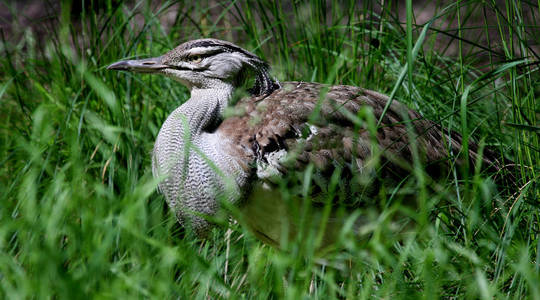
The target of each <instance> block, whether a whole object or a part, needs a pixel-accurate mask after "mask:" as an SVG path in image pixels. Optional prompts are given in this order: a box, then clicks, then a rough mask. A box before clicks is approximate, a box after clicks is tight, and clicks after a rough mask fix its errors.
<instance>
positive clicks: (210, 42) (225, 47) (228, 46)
mask: <svg viewBox="0 0 540 300" xmlns="http://www.w3.org/2000/svg"><path fill="white" fill-rule="evenodd" d="M189 46H190V47H189V48H188V49H186V50H189V49H193V48H198V47H203V48H204V47H220V48H222V49H223V50H225V51H227V52H240V53H242V54H244V55H245V56H247V57H249V58H252V59H257V60H261V59H260V58H259V57H258V56H256V55H254V54H252V53H250V52H248V51H246V50H244V49H242V48H240V47H238V46H235V45H232V44H229V43H217V42H216V41H213V40H200V41H197V42H194V43H192V44H191V45H189Z"/></svg>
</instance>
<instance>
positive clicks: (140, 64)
mask: <svg viewBox="0 0 540 300" xmlns="http://www.w3.org/2000/svg"><path fill="white" fill-rule="evenodd" d="M167 67H168V66H167V65H164V64H162V57H161V56H158V57H152V58H146V59H132V60H121V61H118V62H115V63H113V64H111V65H109V66H108V67H107V69H108V70H123V71H131V72H138V73H156V72H157V71H159V70H162V69H165V68H167Z"/></svg>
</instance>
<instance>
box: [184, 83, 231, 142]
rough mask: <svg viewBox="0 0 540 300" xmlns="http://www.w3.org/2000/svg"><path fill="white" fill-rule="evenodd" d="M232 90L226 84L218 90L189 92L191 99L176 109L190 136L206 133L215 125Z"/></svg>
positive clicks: (197, 89) (196, 89)
mask: <svg viewBox="0 0 540 300" xmlns="http://www.w3.org/2000/svg"><path fill="white" fill-rule="evenodd" d="M233 90H234V87H233V86H232V85H227V84H223V85H222V86H219V87H218V88H211V89H201V88H193V89H192V90H191V98H190V99H189V100H188V101H187V102H186V103H184V104H183V105H182V106H180V107H179V108H178V112H180V113H181V114H183V115H184V116H185V118H186V120H187V125H188V126H189V127H188V128H189V130H190V132H191V134H192V135H197V134H200V133H201V132H202V131H208V130H209V128H211V127H213V125H216V123H217V122H218V121H219V119H220V118H221V116H222V115H223V113H224V111H225V109H226V108H227V105H228V103H229V100H230V99H231V97H232V93H233Z"/></svg>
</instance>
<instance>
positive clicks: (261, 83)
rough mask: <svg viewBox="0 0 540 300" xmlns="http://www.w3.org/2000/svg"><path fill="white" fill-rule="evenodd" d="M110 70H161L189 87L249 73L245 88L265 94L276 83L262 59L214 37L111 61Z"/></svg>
mask: <svg viewBox="0 0 540 300" xmlns="http://www.w3.org/2000/svg"><path fill="white" fill-rule="evenodd" d="M108 69H110V70H125V71H132V72H139V73H156V74H164V75H167V76H169V77H172V78H173V79H175V80H177V81H179V82H181V83H182V84H184V85H186V86H187V87H188V88H189V89H192V88H198V89H206V88H215V87H217V86H220V85H221V84H227V85H233V86H234V87H238V86H240V85H242V84H243V83H244V82H245V81H246V79H248V78H249V77H250V75H253V76H254V78H255V82H254V85H253V87H252V88H251V89H250V90H249V92H250V93H251V94H252V95H254V96H260V95H267V94H270V93H271V92H272V91H274V90H275V89H277V88H278V87H279V84H278V83H277V81H275V80H274V79H273V78H272V77H271V76H270V74H269V67H268V64H267V63H266V62H264V61H263V60H261V59H260V58H259V57H258V56H256V55H255V54H253V53H251V52H249V51H247V50H245V49H242V48H240V47H238V46H236V45H234V44H232V43H229V42H225V41H221V40H217V39H199V40H193V41H189V42H185V43H183V44H181V45H180V46H178V47H176V48H174V49H173V50H171V51H169V52H167V53H165V54H164V55H162V56H158V57H153V58H146V59H139V60H123V61H119V62H116V63H113V64H111V65H110V66H109V67H108Z"/></svg>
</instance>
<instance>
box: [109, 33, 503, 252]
mask: <svg viewBox="0 0 540 300" xmlns="http://www.w3.org/2000/svg"><path fill="white" fill-rule="evenodd" d="M108 69H110V70H123V71H128V72H136V73H151V74H161V75H165V76H167V77H170V78H172V79H173V80H175V81H178V82H179V83H181V84H183V85H184V86H186V87H187V88H188V89H189V90H190V94H191V96H190V98H189V99H188V100H187V101H185V102H184V103H183V104H181V105H180V106H178V108H176V109H175V110H174V111H173V112H172V113H171V114H170V115H169V116H168V117H167V118H166V120H165V121H164V123H163V125H162V127H161V129H160V130H159V133H158V135H157V138H156V141H155V145H154V148H153V151H152V172H153V175H154V176H155V177H157V178H159V179H160V182H159V184H158V189H159V191H160V192H161V193H162V194H163V195H164V198H165V200H166V202H167V204H168V206H169V207H170V208H171V209H172V211H174V213H175V215H176V217H177V219H178V221H179V222H180V224H182V225H184V226H188V227H191V228H192V229H193V230H194V232H195V233H196V234H197V235H199V236H201V237H204V236H205V235H206V234H207V233H208V232H209V230H210V229H211V228H212V227H213V226H214V224H213V222H212V220H211V217H212V216H215V215H216V214H218V212H219V211H220V210H221V209H222V208H223V207H234V208H238V209H239V211H240V214H241V216H243V217H244V218H245V220H244V223H246V224H247V225H248V228H250V229H251V231H252V232H253V233H254V234H255V235H256V236H257V237H259V238H260V239H261V240H263V241H264V242H266V243H269V244H272V245H278V246H279V245H280V241H282V238H283V235H284V234H285V235H288V238H290V237H292V236H294V235H295V234H297V232H298V231H299V229H298V228H297V227H298V226H299V225H298V224H297V223H298V220H296V219H295V218H296V217H294V216H293V214H292V213H291V212H290V206H289V205H288V204H287V203H286V201H287V199H285V198H286V197H285V198H284V197H283V195H280V192H279V189H278V188H277V187H278V185H279V179H280V178H283V177H286V176H290V174H296V173H298V171H302V170H304V171H305V170H308V169H309V170H310V171H311V173H310V174H312V180H313V181H314V182H317V183H318V184H315V185H314V186H315V187H314V188H312V189H311V190H310V193H311V194H313V195H314V196H312V197H311V198H310V199H311V200H310V201H311V202H312V204H313V206H314V207H319V211H321V209H320V208H321V207H324V206H325V203H327V202H328V201H330V202H333V203H331V204H330V206H332V207H333V206H334V204H336V203H338V202H339V203H345V204H346V205H348V206H347V207H350V210H353V209H354V208H355V207H359V206H361V204H359V203H358V201H356V200H354V199H355V198H357V196H359V195H360V196H362V195H369V194H370V193H371V194H373V193H375V194H376V193H377V192H378V189H380V186H381V181H383V182H384V181H385V180H391V179H393V180H394V182H399V181H400V180H403V178H406V176H407V174H410V173H411V167H410V166H411V165H412V163H413V161H414V155H415V153H417V156H418V160H419V161H421V162H422V163H423V165H425V166H426V170H425V171H426V173H427V174H428V175H430V176H434V177H436V176H440V175H441V174H442V175H444V174H448V172H449V171H448V170H449V169H450V166H451V165H452V163H453V162H455V163H457V164H459V165H465V164H468V163H470V164H475V163H476V162H477V160H478V159H479V158H480V161H481V162H482V163H483V164H484V165H489V166H496V165H497V160H496V158H493V156H492V157H489V155H486V153H487V152H484V156H483V157H480V155H479V154H478V146H477V145H476V144H475V143H474V142H470V143H469V147H468V154H466V155H462V156H458V153H460V151H462V146H463V145H462V137H461V136H460V135H459V134H458V133H456V132H453V131H452V132H446V131H443V129H442V128H441V126H440V125H438V124H436V123H435V122H432V121H430V120H427V119H425V118H423V117H422V116H421V115H420V113H418V112H416V111H414V110H411V109H409V108H408V107H407V106H406V105H405V104H402V103H400V102H398V101H390V99H389V97H387V96H386V95H384V94H381V93H379V92H376V91H372V90H369V89H365V88H361V87H356V86H348V85H328V84H321V83H314V82H302V81H290V82H279V81H278V80H276V79H275V78H274V77H272V76H271V74H270V66H269V64H268V63H267V62H266V61H264V60H262V59H261V58H259V57H258V56H257V55H255V54H253V53H252V52H250V51H248V50H246V49H243V48H241V47H240V46H237V45H235V44H233V43H230V42H227V41H223V40H218V39H212V38H204V39H196V40H191V41H187V42H185V43H182V44H180V45H179V46H177V47H176V48H174V49H172V50H170V51H169V52H167V53H165V54H163V55H161V56H158V57H153V58H146V59H135V60H121V61H118V62H115V63H113V64H111V65H109V66H108ZM246 87H247V88H246ZM242 91H243V93H244V94H245V96H244V97H243V98H241V99H240V100H237V99H235V95H236V94H237V93H240V94H241V92H242ZM235 100H237V101H236V103H233V102H235ZM358 116H364V118H359V117H358ZM370 116H371V120H372V121H371V124H373V123H375V126H371V127H370V126H368V125H369V124H370V123H369V119H370ZM373 120H375V121H377V120H378V121H379V122H378V123H377V122H374V121H373ZM373 128H375V129H373ZM415 149H416V150H415ZM452 157H453V158H454V159H452ZM377 166H378V167H377ZM333 174H334V175H333ZM336 174H337V175H336ZM332 176H337V178H338V179H339V180H338V181H337V187H334V189H336V188H337V189H339V191H338V192H337V194H339V195H341V196H339V197H337V196H336V197H333V198H331V199H330V200H328V199H329V198H328V197H326V198H325V196H324V195H327V194H328V193H329V191H328V186H329V184H330V182H331V181H332ZM345 178H348V183H347V184H342V181H341V179H345ZM366 178H367V179H366ZM362 180H364V181H362ZM366 180H367V181H366ZM335 182H336V180H335V178H334V183H335ZM362 182H364V184H362ZM366 182H367V183H366ZM281 194H282V193H281ZM304 194H305V193H304ZM304 196H305V195H304ZM325 199H326V200H325ZM351 199H353V200H351ZM325 201H326V202H325ZM334 202H335V203H334ZM344 218H345V216H344V215H343V214H338V213H332V214H331V215H330V218H329V221H327V222H326V223H327V224H331V225H332V224H333V226H330V225H328V226H326V225H325V226H324V227H325V228H323V229H322V230H325V232H324V234H323V236H324V237H323V242H322V243H324V244H330V243H332V242H333V241H335V235H336V233H337V232H338V230H339V228H341V227H342V226H343V222H344V221H343V220H344ZM313 220H314V221H313V222H314V223H319V222H320V220H321V217H320V216H318V217H313ZM326 223H325V224H326ZM284 226H285V227H287V228H285V227H284ZM289 227H290V228H289Z"/></svg>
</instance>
